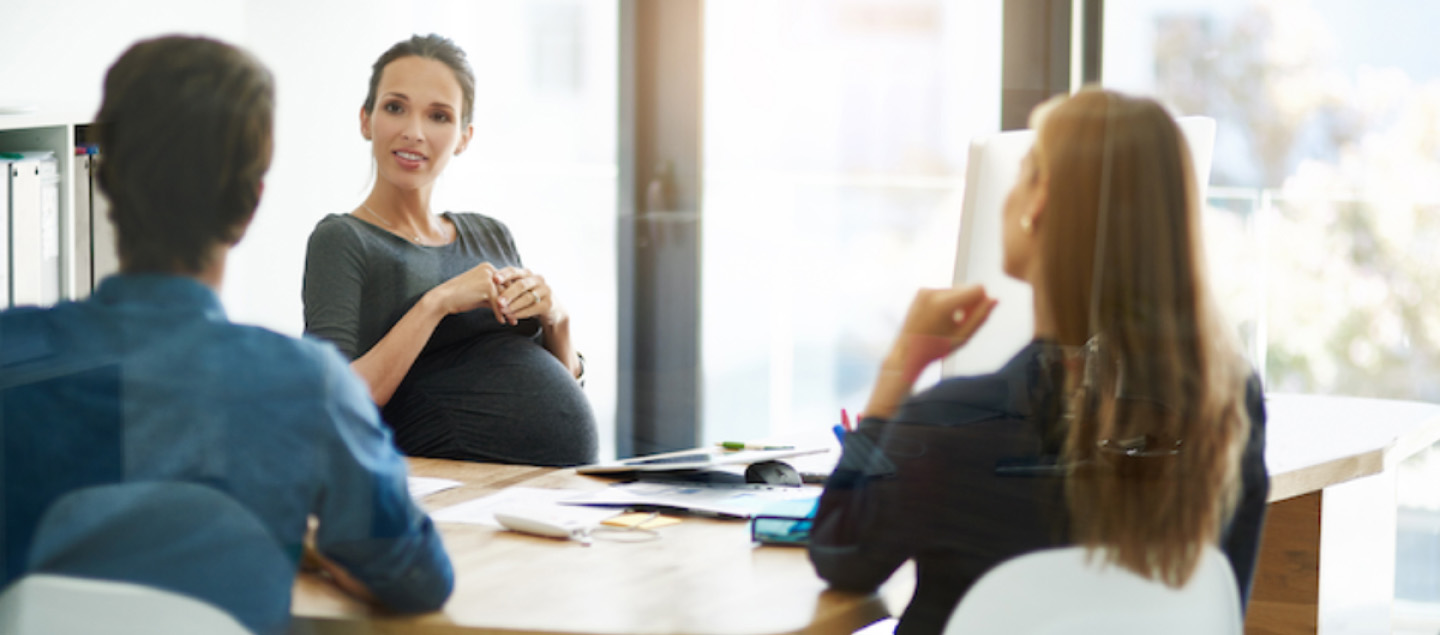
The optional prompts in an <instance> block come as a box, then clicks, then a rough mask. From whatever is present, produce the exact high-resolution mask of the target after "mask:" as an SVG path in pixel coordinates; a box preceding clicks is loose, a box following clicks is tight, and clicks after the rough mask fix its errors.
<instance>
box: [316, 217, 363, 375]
mask: <svg viewBox="0 0 1440 635" xmlns="http://www.w3.org/2000/svg"><path fill="white" fill-rule="evenodd" d="M364 283H365V254H364V250H363V246H362V245H361V242H360V240H359V238H358V237H357V236H356V235H355V233H354V231H353V230H352V229H351V228H349V227H346V225H345V222H344V221H343V220H342V219H339V218H335V217H327V218H325V219H324V220H322V221H320V223H319V224H318V225H316V226H315V231H313V232H311V233H310V242H309V244H308V246H307V247H306V250H305V277H304V281H303V283H302V287H301V297H302V299H303V301H304V304H305V332H306V333H307V334H309V335H314V336H316V337H319V338H321V339H323V340H326V341H328V342H330V343H332V344H334V345H335V347H336V348H339V349H340V352H341V353H342V354H344V355H345V358H346V359H351V360H353V359H355V358H356V357H359V356H360V355H362V354H364V351H360V350H358V349H359V339H360V293H361V289H362V287H363V286H364Z"/></svg>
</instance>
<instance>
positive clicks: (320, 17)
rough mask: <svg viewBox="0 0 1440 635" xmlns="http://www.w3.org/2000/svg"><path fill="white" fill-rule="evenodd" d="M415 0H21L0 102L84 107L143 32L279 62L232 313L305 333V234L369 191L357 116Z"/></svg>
mask: <svg viewBox="0 0 1440 635" xmlns="http://www.w3.org/2000/svg"><path fill="white" fill-rule="evenodd" d="M413 22H414V20H413V16H412V9H411V5H410V3H408V2H386V1H383V0H372V1H369V2H365V1H363V0H362V1H359V2H356V1H340V0H320V1H315V0H306V1H305V2H295V1H285V0H244V1H242V0H218V1H217V0H206V1H205V2H193V1H189V0H144V1H128V2H106V1H102V0H75V1H67V2H63V3H62V2H41V1H25V2H10V1H7V2H6V3H5V4H3V5H0V42H4V46H5V49H6V50H7V51H9V52H11V53H13V52H15V51H32V52H34V54H31V55H14V54H6V55H4V56H3V57H0V105H9V106H14V105H32V106H35V107H38V108H41V109H44V110H50V111H58V112H66V113H73V114H74V115H75V116H76V117H78V118H82V119H85V118H89V117H90V116H92V115H93V114H94V112H95V111H96V109H98V108H99V105H100V93H101V85H102V82H103V81H104V75H105V71H106V70H107V69H108V68H109V66H110V64H111V63H112V62H114V60H115V59H116V58H117V57H119V55H120V54H121V53H122V52H123V51H124V50H125V49H126V48H127V47H128V46H129V45H130V44H132V43H133V42H135V41H136V40H139V39H142V38H147V37H154V36H157V35H163V34H170V33H185V34H196V35H206V36H210V37H215V38H219V39H222V40H225V41H227V42H230V43H233V44H237V45H240V46H243V47H245V48H246V49H248V50H250V51H251V52H252V53H254V54H255V55H256V56H257V57H259V58H260V59H261V60H262V61H263V62H264V63H265V64H266V65H267V66H269V67H270V69H271V71H272V72H273V73H275V76H276V83H277V87H278V88H277V91H278V94H277V102H278V104H277V108H276V121H275V127H276V130H275V137H276V146H275V157H274V162H273V164H272V166H271V169H270V173H269V175H268V177H267V179H266V189H265V197H264V199H263V200H262V201H261V204H260V209H259V211H258V213H257V215H256V219H255V223H254V225H253V226H252V227H251V229H250V232H249V234H248V235H247V236H246V238H245V240H244V241H243V242H241V244H240V246H239V247H238V248H237V249H236V251H235V253H234V254H233V257H232V258H231V260H230V262H229V267H228V273H227V277H226V284H225V288H224V290H223V293H222V296H223V300H224V302H225V305H226V309H227V310H228V311H229V313H230V316H231V318H232V319H234V320H236V321H239V322H248V323H253V324H260V325H263V326H267V327H269V328H272V329H275V330H278V331H281V332H285V333H290V334H299V333H300V331H301V328H302V318H301V306H300V273H301V271H302V270H303V267H304V258H305V240H306V238H307V237H308V236H309V234H310V229H311V228H312V227H314V225H315V223H316V222H318V221H319V219H320V218H321V217H322V216H323V215H324V214H326V213H330V212H338V211H345V210H348V209H350V208H351V207H353V206H354V204H355V201H357V200H359V198H360V197H362V196H363V194H364V191H363V189H364V187H365V186H366V183H367V182H368V181H367V179H368V175H369V171H370V164H369V158H368V157H369V154H368V152H367V150H366V149H365V147H364V143H363V140H362V139H361V138H360V136H359V132H358V123H357V117H358V115H357V114H355V113H358V110H359V107H360V103H361V102H362V101H363V100H364V97H365V88H366V81H367V80H368V78H369V65H370V62H372V61H373V60H374V59H375V57H376V56H377V55H379V53H380V52H382V51H384V50H385V48H386V47H388V46H389V45H390V44H393V43H394V42H395V41H397V40H399V39H401V38H403V37H407V36H409V35H410V33H411V26H412V24H413Z"/></svg>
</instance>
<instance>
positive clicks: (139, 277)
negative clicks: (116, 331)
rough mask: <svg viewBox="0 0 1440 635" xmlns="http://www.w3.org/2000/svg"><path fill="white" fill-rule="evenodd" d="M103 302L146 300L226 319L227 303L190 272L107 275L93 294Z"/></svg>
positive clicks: (125, 303) (209, 317)
mask: <svg viewBox="0 0 1440 635" xmlns="http://www.w3.org/2000/svg"><path fill="white" fill-rule="evenodd" d="M91 297H92V298H93V299H94V300H95V301H97V302H99V303H101V304H109V305H116V306H121V305H127V304H144V305H146V306H153V307H161V308H166V309H171V310H176V311H196V312H199V313H203V314H204V315H205V317H206V318H207V319H210V320H215V321H225V320H226V317H225V307H224V306H223V305H221V304H220V298H219V297H218V296H216V295H215V291H214V290H213V289H211V288H210V287H207V286H205V285H204V284H202V283H201V282H200V281H199V280H196V279H194V278H191V277H189V276H180V275H171V274H158V273H122V274H116V275H113V276H110V277H107V278H105V279H104V280H103V281H101V282H100V286H99V288H97V289H95V293H94V295H93V296H91Z"/></svg>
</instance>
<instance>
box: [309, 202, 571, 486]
mask: <svg viewBox="0 0 1440 635" xmlns="http://www.w3.org/2000/svg"><path fill="white" fill-rule="evenodd" d="M444 216H445V217H446V218H448V219H449V220H450V221H451V222H452V223H453V224H454V226H455V228H456V238H455V240H454V241H452V242H451V243H450V244H448V245H441V246H435V247H430V246H423V245H416V244H414V243H412V242H410V241H407V240H405V239H403V238H401V237H399V236H396V235H394V234H392V233H390V232H388V231H385V230H384V229H382V228H380V227H377V226H375V225H372V224H370V223H367V222H365V221H362V220H360V219H357V218H355V217H353V216H351V215H349V214H331V215H329V216H326V217H325V218H324V219H321V221H320V223H319V224H318V225H316V226H315V231H314V232H312V233H311V234H310V243H309V247H308V250H307V253H306V257H305V281H304V289H303V292H302V293H303V295H304V302H305V332H306V333H307V334H309V335H314V336H316V337H319V338H322V339H325V340H328V341H330V342H333V343H334V344H335V346H337V347H338V348H339V349H340V351H341V352H342V353H344V354H345V355H346V356H347V357H348V358H349V359H351V360H354V359H356V358H358V357H360V356H361V355H364V354H365V353H366V352H368V351H369V350H370V349H371V347H373V346H375V344H376V342H379V341H380V339H381V338H383V337H384V336H385V334H386V333H389V332H390V329H391V328H392V327H394V326H395V323H396V322H398V321H399V320H400V318H401V317H403V316H404V315H405V313H406V312H408V311H409V310H410V308H411V307H412V306H414V305H415V303H416V302H417V301H419V300H420V297H421V296H423V295H424V294H425V292H427V291H429V290H430V289H432V288H434V287H435V286H437V285H439V284H440V283H442V282H444V281H446V280H449V279H450V278H452V277H454V276H456V275H459V274H461V273H464V272H465V271H467V270H469V269H471V268H473V267H475V266H476V265H479V264H480V263H482V262H489V263H490V264H492V265H494V266H495V268H496V269H501V268H504V267H507V266H514V267H520V266H522V265H521V262H520V254H519V252H518V251H516V249H515V243H514V241H513V240H512V239H511V237H510V231H509V230H508V229H506V227H505V225H504V224H502V223H500V222H499V221H497V220H494V219H492V218H490V217H487V216H483V215H480V214H470V213H464V214H456V213H450V212H446V213H445V214H444ZM382 414H383V415H384V418H385V421H386V422H387V423H388V424H389V425H390V427H391V428H392V429H393V430H394V432H395V443H396V445H397V446H399V448H400V449H401V451H403V452H405V453H406V454H409V455H412V456H424V457H433V458H446V459H465V460H473V461H495V462H503V463H525V464H533V465H578V464H583V463H589V462H593V461H594V459H595V452H596V445H597V443H596V433H595V417H594V414H593V413H592V412H591V410H590V404H589V402H588V401H587V400H586V398H585V395H584V393H583V392H581V390H580V386H579V384H578V383H577V382H576V381H575V379H574V378H573V377H571V376H570V372H569V370H568V369H566V368H565V366H564V365H563V364H561V363H560V362H559V360H557V359H555V357H554V356H553V355H551V354H550V352H549V351H547V350H545V348H544V346H543V333H542V331H541V328H540V323H539V320H538V319H535V318H530V319H526V320H521V321H520V323H519V324H518V325H516V326H510V325H507V324H501V323H499V322H498V321H496V319H495V316H494V313H493V312H492V311H491V310H490V309H489V308H488V307H484V308H480V309H476V310H474V311H469V312H467V313H461V314H456V315H450V316H447V317H445V318H444V319H443V320H441V321H440V324H439V325H438V326H436V327H435V332H434V333H433V334H432V335H431V337H430V340H429V341H428V342H427V343H426V344H425V348H424V349H423V350H422V351H421V352H420V356H419V357H418V358H417V359H416V360H415V363H414V365H412V366H411V368H410V372H409V373H407V374H406V375H405V378H404V380H402V381H401V382H400V386H399V387H398V388H397V389H396V390H395V394H394V396H392V397H391V398H390V401H389V402H388V403H387V404H386V405H385V407H384V408H383V409H382Z"/></svg>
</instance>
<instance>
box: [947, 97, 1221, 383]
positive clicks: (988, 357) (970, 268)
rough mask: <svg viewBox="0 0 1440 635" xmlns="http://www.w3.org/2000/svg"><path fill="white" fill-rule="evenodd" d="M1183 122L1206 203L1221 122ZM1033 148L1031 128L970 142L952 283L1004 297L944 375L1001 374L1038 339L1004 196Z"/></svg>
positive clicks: (1206, 119)
mask: <svg viewBox="0 0 1440 635" xmlns="http://www.w3.org/2000/svg"><path fill="white" fill-rule="evenodd" d="M1176 123H1178V124H1179V125H1180V132H1181V134H1183V135H1185V143H1186V145H1188V146H1190V158H1191V161H1190V163H1191V165H1192V167H1193V168H1194V169H1195V179H1196V181H1195V182H1196V183H1198V184H1199V185H1200V200H1201V201H1204V200H1205V188H1206V185H1207V184H1208V183H1209V182H1210V163H1211V157H1212V156H1213V155H1214V149H1215V120H1214V119H1211V118H1209V117H1180V118H1178V119H1176ZM1034 143H1035V133H1034V131H1031V130H1015V131H1011V132H1000V133H996V134H992V135H986V136H983V137H977V138H976V139H974V140H973V141H971V142H970V158H969V163H968V165H967V166H966V168H965V199H964V202H963V203H962V207H961V212H960V238H959V242H958V244H957V245H956V249H955V272H954V275H953V280H954V283H955V285H956V286H959V285H962V284H969V283H980V284H983V285H985V292H986V293H987V294H989V295H990V296H991V297H993V298H997V299H999V300H1000V304H998V305H996V307H995V310H994V312H992V313H991V314H990V319H988V320H986V321H985V327H984V328H982V329H980V330H979V331H978V332H976V333H975V337H974V338H972V339H971V340H970V341H969V342H968V343H966V344H965V346H964V347H963V348H961V349H960V350H959V351H956V352H955V353H954V354H953V355H951V356H950V357H948V358H946V359H945V362H944V363H943V365H942V367H941V374H943V375H944V376H946V377H953V376H956V375H974V374H982V373H991V372H995V371H996V370H997V369H999V368H1000V366H1001V365H1003V364H1004V363H1005V362H1006V361H1008V360H1009V359H1010V358H1011V357H1012V356H1014V355H1015V352H1016V351H1018V350H1020V348H1021V347H1022V346H1025V344H1027V343H1028V342H1029V341H1030V339H1031V338H1032V337H1034V335H1035V315H1034V310H1033V309H1032V308H1031V304H1032V303H1033V302H1034V298H1033V296H1032V295H1031V291H1030V286H1029V285H1027V284H1025V283H1023V282H1020V281H1017V280H1012V279H1011V278H1010V277H1008V276H1006V275H1005V271H1004V268H1003V265H1002V263H1003V258H1004V252H1003V247H1002V243H1001V232H1000V221H1001V218H1002V217H1003V215H1004V210H1005V197H1006V196H1007V195H1008V194H1009V193H1010V188H1011V186H1012V185H1014V184H1015V179H1017V178H1019V177H1020V160H1021V159H1023V158H1025V154H1026V153H1027V152H1029V151H1030V146H1031V145H1033V144H1034Z"/></svg>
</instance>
